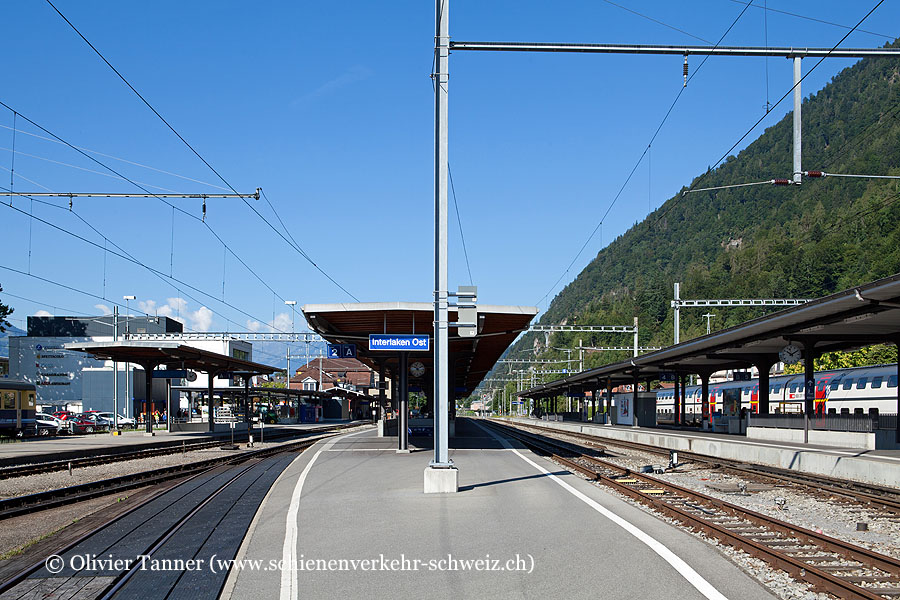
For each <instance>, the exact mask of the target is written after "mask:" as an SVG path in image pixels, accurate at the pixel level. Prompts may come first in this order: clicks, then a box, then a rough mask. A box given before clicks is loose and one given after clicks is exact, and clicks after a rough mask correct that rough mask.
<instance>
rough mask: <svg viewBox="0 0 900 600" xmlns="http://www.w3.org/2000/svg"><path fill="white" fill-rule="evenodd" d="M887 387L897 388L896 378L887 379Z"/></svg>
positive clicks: (892, 376)
mask: <svg viewBox="0 0 900 600" xmlns="http://www.w3.org/2000/svg"><path fill="white" fill-rule="evenodd" d="M888 387H897V376H896V375H891V376H890V377H888Z"/></svg>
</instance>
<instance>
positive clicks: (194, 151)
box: [46, 0, 359, 302]
mask: <svg viewBox="0 0 900 600" xmlns="http://www.w3.org/2000/svg"><path fill="white" fill-rule="evenodd" d="M46 1H47V4H49V5H50V6H51V8H53V10H54V11H56V13H57V14H58V15H59V16H60V17H62V19H63V20H64V21H65V22H66V23H67V24H68V25H69V27H71V28H72V30H73V31H74V32H75V33H77V34H78V37H80V38H81V39H82V40H84V43H86V44H87V45H88V46H89V47H90V48H91V50H93V51H94V53H95V54H96V55H97V56H99V57H100V59H101V60H102V61H103V62H104V63H106V66H108V67H109V68H110V69H112V71H113V73H115V74H116V75H117V76H118V77H119V79H121V80H122V82H123V83H124V84H125V85H127V86H128V88H129V89H130V90H131V91H132V92H134V93H135V95H136V96H137V97H138V98H140V100H141V102H143V103H144V104H145V105H146V106H147V108H149V109H150V110H151V111H152V112H153V114H155V115H156V116H157V117H158V118H159V120H160V121H162V122H163V123H164V124H165V126H166V127H168V128H169V130H170V131H171V132H172V133H174V134H175V136H176V137H177V138H178V139H179V140H181V141H182V143H184V145H185V146H187V147H188V149H189V150H190V151H191V152H193V153H194V155H195V156H196V157H197V158H199V159H200V161H201V162H202V163H203V164H204V165H206V166H207V167H208V168H209V170H210V171H212V172H213V173H214V174H215V175H216V177H218V178H219V179H220V180H221V181H222V183H224V184H225V185H226V186H228V188H229V189H230V190H231V191H232V192H234V193H235V194H238V191H237V190H235V189H234V186H232V185H231V184H230V183H228V181H227V180H226V179H225V178H224V177H223V176H222V175H221V174H220V173H219V172H218V171H217V170H216V169H215V168H214V167H213V166H212V165H211V164H210V163H209V162H208V161H207V160H206V159H205V158H203V156H201V154H200V153H199V152H197V150H195V149H194V147H193V146H192V145H191V144H190V143H189V142H188V141H187V140H186V139H184V137H182V135H181V134H180V133H178V131H177V130H176V129H175V128H174V127H172V125H171V124H170V123H169V122H168V121H167V120H166V119H165V117H163V116H162V115H161V114H160V113H159V111H157V110H156V109H155V108H153V105H151V104H150V103H149V102H148V101H147V99H146V98H144V96H142V95H141V93H140V92H139V91H137V89H136V88H135V87H134V86H133V85H131V83H130V82H129V81H128V80H127V79H125V77H124V76H123V75H122V74H121V73H120V72H119V70H118V69H116V68H115V67H114V66H113V65H112V63H110V62H109V61H108V60H107V59H106V57H105V56H103V54H102V53H101V52H100V51H99V50H98V49H97V48H96V47H95V46H94V45H93V44H92V43H91V42H90V41H89V40H88V39H87V38H86V37H85V36H84V35H83V34H82V33H81V32H80V31H79V30H78V28H77V27H75V25H74V24H72V22H71V21H69V19H68V18H66V16H65V15H64V14H62V12H60V10H59V9H58V8H56V6H55V5H54V4H53V2H51V1H50V0H46ZM241 201H242V202H243V203H244V204H245V205H247V207H248V208H249V209H250V210H251V211H253V212H254V213H255V214H256V216H257V217H259V218H260V219H261V220H262V221H263V222H264V223H265V224H266V225H268V226H269V228H270V229H271V230H272V231H274V232H275V233H276V234H278V236H279V237H280V238H281V239H283V240H284V241H285V242H286V243H287V244H288V246H290V247H291V248H293V249H294V250H296V251H297V252H298V253H299V254H300V256H302V257H303V258H304V259H306V260H307V262H309V263H310V264H311V265H312V266H313V267H315V269H316V270H317V271H319V272H320V273H321V274H322V275H324V276H325V277H326V278H327V279H328V280H329V281H331V282H332V283H333V284H334V285H336V286H337V287H338V288H340V289H341V291H343V292H344V293H345V294H347V295H348V296H350V297H351V298H353V299H354V300H356V301H357V302H359V298H357V297H356V296H354V295H353V294H352V293H350V291H349V290H347V288H345V287H344V286H343V285H341V284H340V283H338V282H337V280H336V279H334V278H333V277H332V276H331V275H329V274H328V273H327V272H326V271H325V270H324V269H323V268H322V267H320V266H319V265H318V263H316V262H315V261H314V260H313V259H312V258H311V257H310V256H309V254H307V253H306V252H305V251H304V250H303V249H302V248H301V247H300V246H299V245H297V244H296V243H291V241H290V240H289V239H288V238H287V237H285V236H284V234H282V233H281V232H280V231H278V229H277V228H276V227H275V226H274V225H273V224H272V223H271V221H269V220H268V219H267V218H265V217H264V216H263V215H262V213H260V212H259V211H258V210H257V209H256V207H255V206H253V205H252V204H250V202H248V201H247V199H246V198H244V197H243V196H242V197H241Z"/></svg>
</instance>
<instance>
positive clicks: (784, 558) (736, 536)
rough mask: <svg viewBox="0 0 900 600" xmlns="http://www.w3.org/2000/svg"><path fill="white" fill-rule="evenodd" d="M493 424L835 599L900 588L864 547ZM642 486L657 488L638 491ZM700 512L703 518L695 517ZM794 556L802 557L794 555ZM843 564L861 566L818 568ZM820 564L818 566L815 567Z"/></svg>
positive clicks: (887, 561) (897, 564)
mask: <svg viewBox="0 0 900 600" xmlns="http://www.w3.org/2000/svg"><path fill="white" fill-rule="evenodd" d="M490 424H491V425H492V426H494V427H496V428H499V429H501V430H502V431H503V432H504V433H506V434H508V435H512V436H513V437H516V438H517V439H519V440H520V441H522V442H523V443H524V444H526V445H528V446H530V447H533V448H536V449H538V450H539V451H542V452H546V453H549V454H550V455H551V457H552V458H553V460H556V461H557V462H559V463H560V464H562V465H564V466H565V467H566V468H568V469H571V470H573V471H576V472H578V473H580V474H582V475H583V476H585V477H586V478H588V479H590V480H591V481H599V482H601V483H604V484H606V485H608V486H611V487H613V488H614V489H616V490H617V491H620V492H621V493H623V494H625V495H627V496H629V497H631V498H633V499H635V500H638V501H640V502H641V503H644V504H647V505H649V506H651V507H652V508H654V509H656V510H658V511H660V512H662V513H663V514H665V515H667V516H669V517H671V518H673V519H676V520H678V521H680V522H682V523H685V524H688V525H690V526H692V527H696V528H698V529H700V530H701V531H703V532H704V533H706V534H708V535H711V536H713V537H716V538H717V539H719V540H721V541H723V542H725V543H728V544H729V545H732V546H734V547H736V548H739V549H741V550H744V551H746V552H748V553H750V554H751V555H753V556H756V557H757V558H760V559H762V560H765V561H766V562H768V563H769V564H771V565H772V566H775V567H777V568H780V569H782V570H785V571H786V572H788V573H791V574H792V575H793V576H795V577H798V578H800V579H803V580H804V581H807V582H809V583H811V584H812V585H814V586H815V587H817V588H818V589H821V590H823V591H826V592H829V593H832V594H835V595H836V596H838V597H839V598H848V599H861V600H883V598H884V597H885V596H883V595H881V594H879V593H878V592H879V588H877V587H861V586H859V585H856V583H855V581H859V582H860V583H890V584H895V585H896V584H898V583H900V581H898V580H897V576H898V575H900V561H898V560H897V559H894V558H892V557H889V556H884V555H882V554H879V553H877V552H873V551H871V550H868V549H866V548H862V547H859V546H855V545H853V544H850V543H848V542H844V541H842V540H838V539H836V538H832V537H829V536H825V535H823V534H819V533H816V532H814V531H810V530H808V529H805V528H802V527H798V526H795V525H792V524H790V523H786V522H783V521H779V520H778V519H774V518H772V517H769V516H767V515H763V514H760V513H757V512H755V511H751V510H748V509H744V508H743V507H740V506H737V505H734V504H731V503H728V502H725V501H724V500H719V499H717V498H713V497H711V496H707V495H705V494H702V493H700V492H696V491H694V490H689V489H687V488H683V487H681V486H678V485H675V484H671V483H668V482H666V481H662V480H660V479H657V478H655V477H650V476H648V475H644V474H637V473H634V472H633V471H631V470H629V469H627V468H625V467H620V466H618V465H615V464H613V463H609V462H607V461H603V460H600V459H598V458H595V457H592V456H589V455H585V454H583V453H579V452H578V450H574V452H575V453H576V454H580V455H579V456H577V459H580V460H584V461H586V462H588V463H589V464H590V465H591V466H590V467H589V466H585V465H583V464H579V463H578V462H576V461H575V460H572V459H571V458H569V457H565V456H560V455H559V454H556V453H555V452H554V450H553V448H554V446H555V447H556V448H562V449H563V450H565V451H566V452H573V449H572V446H573V444H571V443H568V442H565V443H559V442H558V441H557V440H548V439H546V438H545V437H544V436H541V435H540V434H535V433H530V432H525V431H520V430H517V429H515V428H513V427H511V426H509V425H506V424H503V425H501V424H498V423H490ZM536 438H537V439H536ZM591 467H598V468H601V469H604V470H605V471H607V473H600V472H597V471H596V470H595V469H594V468H591ZM609 472H613V473H616V475H609V474H608V473H609ZM620 479H621V480H620ZM642 484H643V485H645V486H646V485H650V486H653V487H652V488H647V487H639V486H640V485H642ZM650 494H660V496H659V497H654V496H653V495H650ZM684 498H687V499H689V500H691V501H694V502H699V503H704V504H706V505H708V506H711V507H713V508H714V509H717V510H718V511H719V512H720V513H724V514H726V515H728V516H729V517H733V518H735V519H737V520H738V521H746V522H749V523H751V524H753V525H756V526H758V527H762V528H764V529H766V530H769V531H775V532H778V533H780V534H783V535H784V536H786V537H788V538H796V539H797V540H798V542H797V543H794V542H793V541H791V540H779V539H774V540H773V539H770V538H769V534H767V533H765V532H764V531H758V530H756V529H755V528H750V529H749V530H747V528H746V527H745V528H740V527H736V528H735V529H734V530H731V529H729V528H728V527H726V524H729V523H730V524H732V525H740V523H739V522H738V521H731V522H729V521H727V519H721V518H719V519H718V520H714V519H713V518H712V516H710V514H707V513H711V514H712V515H714V516H716V517H721V516H722V515H721V514H717V513H715V512H712V511H707V510H703V509H702V508H700V507H696V506H693V505H688V504H687V503H686V502H684V501H683V499H684ZM679 502H680V503H681V504H683V505H687V506H690V507H691V508H692V509H694V512H693V513H692V512H691V511H688V510H685V509H683V508H680V507H679V506H677V504H678V503H679ZM697 512H699V513H700V515H702V516H700V515H698V514H696V513H697ZM754 537H756V538H760V537H762V538H764V539H763V540H758V539H753V538H754ZM766 541H768V542H770V543H772V544H774V545H776V546H778V545H781V546H786V547H797V548H799V547H802V546H814V547H815V548H814V549H813V550H803V551H802V552H804V553H809V552H814V551H817V549H821V550H824V551H826V552H830V553H832V554H838V555H839V557H829V556H827V555H822V556H811V557H805V558H806V560H803V558H801V557H795V556H792V555H791V553H788V552H785V551H780V550H777V549H776V548H773V547H772V546H770V545H767V544H766ZM794 553H799V552H798V551H795V552H794ZM841 559H844V560H846V561H852V562H857V563H860V565H861V566H840V565H838V566H832V565H822V564H820V563H831V562H838V561H839V560H841ZM817 564H818V565H819V566H817ZM829 569H830V570H835V571H836V572H841V571H847V572H853V571H856V570H864V569H869V570H872V569H877V570H881V571H884V572H885V573H886V576H880V575H875V576H862V577H860V576H853V575H849V576H846V577H840V576H838V575H835V574H833V573H831V572H829ZM881 589H882V590H883V591H885V592H892V591H894V590H896V589H897V588H896V587H895V588H887V589H885V588H881ZM889 596H890V597H894V596H895V594H893V593H890V594H889Z"/></svg>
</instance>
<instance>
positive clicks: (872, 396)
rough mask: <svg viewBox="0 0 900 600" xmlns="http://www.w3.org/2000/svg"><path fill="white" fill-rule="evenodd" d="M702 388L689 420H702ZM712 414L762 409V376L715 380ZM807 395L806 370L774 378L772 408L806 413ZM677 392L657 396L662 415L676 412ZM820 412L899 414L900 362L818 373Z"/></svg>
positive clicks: (693, 392) (692, 395)
mask: <svg viewBox="0 0 900 600" xmlns="http://www.w3.org/2000/svg"><path fill="white" fill-rule="evenodd" d="M701 396H702V394H701V388H700V386H698V385H693V386H687V389H686V390H685V411H684V412H685V417H686V420H688V421H692V420H699V419H700V416H701V413H702V406H703V402H702V398H701ZM709 398H710V400H709V410H710V413H717V412H718V413H721V414H724V415H735V414H739V413H740V410H741V409H745V411H749V412H751V413H758V412H759V380H756V379H754V380H751V381H728V382H724V383H717V384H710V386H709ZM804 398H805V392H804V383H803V374H796V375H780V376H778V377H771V378H769V412H770V413H801V412H803V403H804ZM674 403H675V391H674V390H673V389H671V388H669V389H661V390H658V391H657V394H656V408H657V412H659V413H666V414H672V413H673V412H674ZM815 411H816V414H819V415H825V414H872V413H895V412H897V366H896V365H879V366H872V367H856V368H852V369H839V370H835V371H820V372H818V373H816V398H815Z"/></svg>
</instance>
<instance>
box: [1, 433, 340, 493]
mask: <svg viewBox="0 0 900 600" xmlns="http://www.w3.org/2000/svg"><path fill="white" fill-rule="evenodd" d="M347 425H349V424H344V425H335V426H323V427H317V428H315V429H313V428H310V429H304V430H301V431H295V432H284V431H282V432H278V433H270V434H267V435H266V439H269V440H273V439H279V440H281V439H285V438H290V437H299V436H302V435H305V434H316V433H320V432H323V431H331V430H333V429H338V428H341V427H346V426H347ZM251 434H252V431H243V432H240V433H239V434H238V436H237V439H238V441H244V440H246V439H249V436H250V435H251ZM229 441H230V438H228V437H227V436H223V437H222V438H221V439H213V440H207V441H203V442H191V443H182V445H181V446H179V445H177V444H171V445H167V446H158V447H153V448H140V449H137V450H130V451H125V452H115V453H110V454H100V455H96V456H85V457H79V458H70V459H62V460H53V461H47V462H39V463H33V464H29V465H22V466H13V467H0V479H12V478H15V477H26V476H28V475H40V474H42V473H52V472H54V471H65V470H67V469H68V468H69V466H70V465H71V467H72V468H73V469H75V468H81V467H90V466H95V465H104V464H109V463H114V462H122V461H126V460H140V459H146V458H153V457H156V456H165V455H167V454H177V453H178V452H190V451H193V450H205V449H207V448H215V447H218V446H221V445H222V444H223V443H228V442H229Z"/></svg>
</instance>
